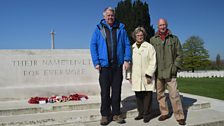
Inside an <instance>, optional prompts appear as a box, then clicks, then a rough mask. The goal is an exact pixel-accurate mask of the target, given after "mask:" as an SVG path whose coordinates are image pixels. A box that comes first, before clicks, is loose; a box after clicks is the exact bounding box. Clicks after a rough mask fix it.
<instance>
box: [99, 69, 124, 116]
mask: <svg viewBox="0 0 224 126" xmlns="http://www.w3.org/2000/svg"><path fill="white" fill-rule="evenodd" d="M122 80H123V74H122V65H120V66H118V65H112V66H110V67H102V68H101V70H100V77H99V82H100V88H101V108H100V113H101V115H102V116H109V115H110V114H113V115H120V102H121V85H122ZM110 89H111V91H110ZM111 108H112V111H111Z"/></svg>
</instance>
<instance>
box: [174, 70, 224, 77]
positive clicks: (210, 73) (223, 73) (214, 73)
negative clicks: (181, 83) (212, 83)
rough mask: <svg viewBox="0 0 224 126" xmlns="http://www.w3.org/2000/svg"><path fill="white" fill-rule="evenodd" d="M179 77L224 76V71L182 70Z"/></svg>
mask: <svg viewBox="0 0 224 126" xmlns="http://www.w3.org/2000/svg"><path fill="white" fill-rule="evenodd" d="M177 77H182V78H202V77H208V78H212V77H224V71H195V72H187V71H181V72H178V73H177Z"/></svg>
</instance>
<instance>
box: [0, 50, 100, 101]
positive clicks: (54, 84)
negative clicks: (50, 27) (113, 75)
mask: <svg viewBox="0 0 224 126" xmlns="http://www.w3.org/2000/svg"><path fill="white" fill-rule="evenodd" d="M0 60H1V61H0V99H7V98H12V99H17V98H18V99H20V98H27V97H30V96H36V95H53V94H56V95H59V94H61V95H63V94H64V95H67V94H69V93H73V92H82V93H90V94H91V93H98V72H97V71H96V70H95V69H94V68H93V65H92V62H91V57H90V52H89V50H88V49H70V50H63V49H62V50H0Z"/></svg>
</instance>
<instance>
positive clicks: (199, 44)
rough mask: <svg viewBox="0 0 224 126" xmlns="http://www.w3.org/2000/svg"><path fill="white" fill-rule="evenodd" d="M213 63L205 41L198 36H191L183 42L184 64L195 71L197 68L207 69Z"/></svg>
mask: <svg viewBox="0 0 224 126" xmlns="http://www.w3.org/2000/svg"><path fill="white" fill-rule="evenodd" d="M210 64H211V62H210V60H209V55H208V51H207V50H206V49H205V48H204V41H203V40H202V39H201V38H200V37H198V36H191V37H190V38H189V39H187V40H186V42H185V43H184V44H183V66H184V68H185V69H186V70H191V71H192V72H194V70H196V69H206V67H208V66H209V65H210Z"/></svg>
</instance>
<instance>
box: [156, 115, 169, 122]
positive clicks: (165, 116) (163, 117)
mask: <svg viewBox="0 0 224 126" xmlns="http://www.w3.org/2000/svg"><path fill="white" fill-rule="evenodd" d="M168 118H170V116H169V115H161V116H160V117H159V119H158V120H159V121H164V120H166V119H168Z"/></svg>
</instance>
